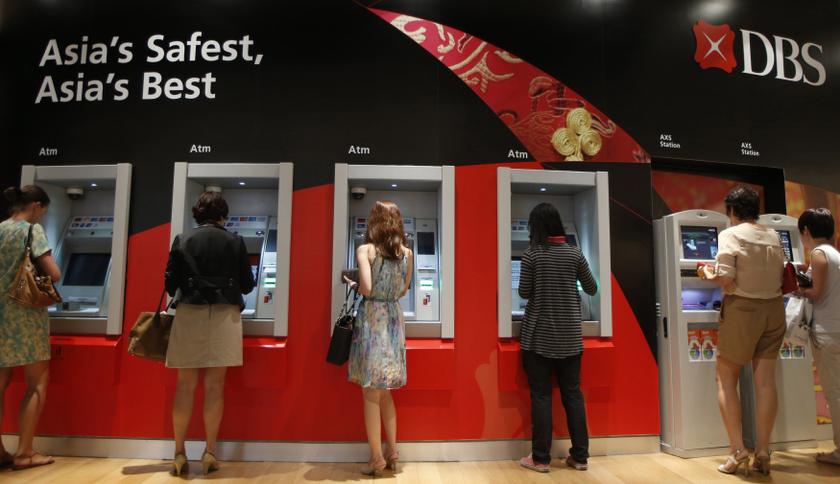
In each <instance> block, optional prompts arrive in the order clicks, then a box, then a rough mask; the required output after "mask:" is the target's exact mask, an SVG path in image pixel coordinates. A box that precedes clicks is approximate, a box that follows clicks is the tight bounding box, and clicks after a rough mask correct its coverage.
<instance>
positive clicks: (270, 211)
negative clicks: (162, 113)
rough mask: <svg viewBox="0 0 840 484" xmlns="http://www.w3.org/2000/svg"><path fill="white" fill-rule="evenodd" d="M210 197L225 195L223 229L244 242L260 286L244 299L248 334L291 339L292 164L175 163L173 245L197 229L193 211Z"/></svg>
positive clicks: (245, 326)
mask: <svg viewBox="0 0 840 484" xmlns="http://www.w3.org/2000/svg"><path fill="white" fill-rule="evenodd" d="M205 191H218V192H221V193H222V196H223V197H224V199H225V201H226V202H227V204H228V208H229V212H230V213H229V214H228V218H227V220H225V224H224V227H225V229H227V230H228V231H230V232H233V233H236V234H238V235H240V236H241V237H242V238H243V240H244V241H245V246H246V248H247V250H248V256H249V259H250V264H251V270H252V272H253V274H254V279H255V280H256V281H257V287H256V288H255V289H254V290H253V291H251V292H250V293H249V294H247V295H245V309H244V310H243V311H242V327H243V332H244V333H245V334H246V335H250V336H275V337H285V336H287V332H288V287H289V248H290V242H291V235H290V234H291V210H292V209H291V205H292V164H291V163H275V164H215V163H214V164H209V163H183V162H178V163H175V177H174V187H173V203H172V228H171V238H172V239H174V238H175V236H176V235H178V234H180V233H182V232H185V231H187V230H190V229H192V228H194V227H196V223H195V220H194V219H193V217H192V211H191V209H192V206H193V205H194V204H195V201H196V200H197V199H198V197H199V196H200V195H201V194H202V193H203V192H205ZM176 311H177V309H176Z"/></svg>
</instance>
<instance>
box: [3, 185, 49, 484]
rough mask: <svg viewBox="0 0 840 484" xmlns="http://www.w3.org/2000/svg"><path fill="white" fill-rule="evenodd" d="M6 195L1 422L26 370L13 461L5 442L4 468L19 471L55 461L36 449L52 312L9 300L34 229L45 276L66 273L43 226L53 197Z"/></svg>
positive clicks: (15, 191)
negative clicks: (9, 393)
mask: <svg viewBox="0 0 840 484" xmlns="http://www.w3.org/2000/svg"><path fill="white" fill-rule="evenodd" d="M3 195H4V196H5V197H6V199H7V200H8V201H9V204H10V205H11V206H12V210H11V217H9V218H8V219H6V220H5V221H3V222H2V223H0V291H2V293H0V422H2V421H3V400H4V398H3V397H4V394H5V393H6V388H8V386H9V382H10V381H11V379H12V368H13V367H16V366H22V367H23V375H24V379H25V380H26V393H24V395H23V401H21V403H20V427H19V431H20V439H19V441H18V448H17V453H16V454H15V456H14V457H12V455H11V454H9V453H8V452H7V451H6V449H4V448H3V443H2V441H1V440H0V468H3V467H12V468H13V469H15V470H21V469H27V468H30V467H37V466H42V465H46V464H51V463H52V462H53V458H52V457H48V456H45V455H41V454H39V453H38V452H36V451H35V450H34V449H33V448H32V440H33V438H34V437H35V428H36V426H37V425H38V417H39V416H40V415H41V410H42V409H43V408H44V400H45V398H46V394H47V382H48V380H49V363H50V362H49V360H50V320H49V316H48V315H47V308H28V307H25V306H22V305H20V304H18V303H16V302H15V301H13V300H11V299H9V297H8V294H9V289H10V286H11V284H12V281H14V278H15V275H16V274H17V270H18V267H19V266H20V264H21V261H22V258H23V254H24V250H25V247H26V238H27V236H28V234H29V227H30V225H31V226H32V241H31V247H32V258H33V259H34V260H35V263H36V264H37V266H38V268H39V269H40V271H41V273H42V274H45V275H47V276H49V277H50V278H52V280H53V281H57V280H59V279H60V278H61V272H60V271H59V269H58V266H57V265H56V263H55V260H54V259H53V257H52V252H51V251H50V247H49V244H48V243H47V236H46V234H45V233H44V228H43V227H41V225H39V224H38V222H39V221H40V220H41V218H43V216H44V214H45V213H47V208H48V207H49V205H50V197H49V196H48V195H47V193H46V192H45V191H44V190H43V189H42V188H40V187H38V186H35V185H28V186H25V187H23V188H18V187H11V188H8V189H6V190H5V191H4V192H3Z"/></svg>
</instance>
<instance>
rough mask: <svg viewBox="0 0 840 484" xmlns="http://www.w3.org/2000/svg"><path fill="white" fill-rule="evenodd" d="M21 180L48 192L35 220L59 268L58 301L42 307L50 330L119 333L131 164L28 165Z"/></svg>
mask: <svg viewBox="0 0 840 484" xmlns="http://www.w3.org/2000/svg"><path fill="white" fill-rule="evenodd" d="M21 184H22V185H29V184H37V185H38V186H40V187H41V188H43V189H44V190H45V191H46V192H47V194H48V195H49V197H50V201H51V203H50V209H49V210H48V211H47V215H46V216H45V217H44V220H42V221H41V224H42V225H43V226H44V230H45V231H46V234H47V240H48V241H49V242H50V244H51V246H53V247H54V248H55V249H54V250H53V256H54V257H55V260H56V263H57V264H58V266H59V268H60V270H61V274H62V276H61V280H60V281H58V282H57V283H56V289H58V292H59V293H60V294H61V296H62V299H63V300H62V302H61V303H59V304H56V305H53V306H50V307H49V308H47V311H48V313H49V316H50V331H51V332H52V333H53V334H94V335H119V334H120V333H121V332H122V323H123V300H124V292H125V273H126V271H125V268H126V260H127V257H126V252H127V247H128V208H129V200H130V195H131V165H130V164H128V163H120V164H117V165H76V166H33V165H26V166H24V167H23V170H22V177H21Z"/></svg>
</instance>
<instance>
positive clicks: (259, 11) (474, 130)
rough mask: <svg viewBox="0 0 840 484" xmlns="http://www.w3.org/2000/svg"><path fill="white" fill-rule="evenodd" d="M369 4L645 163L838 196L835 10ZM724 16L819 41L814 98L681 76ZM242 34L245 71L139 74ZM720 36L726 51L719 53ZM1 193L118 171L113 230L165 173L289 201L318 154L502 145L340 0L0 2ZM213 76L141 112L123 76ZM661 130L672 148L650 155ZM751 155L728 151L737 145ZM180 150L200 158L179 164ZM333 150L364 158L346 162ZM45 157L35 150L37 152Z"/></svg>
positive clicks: (138, 215)
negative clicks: (94, 54) (94, 48)
mask: <svg viewBox="0 0 840 484" xmlns="http://www.w3.org/2000/svg"><path fill="white" fill-rule="evenodd" d="M368 3H370V4H375V7H376V8H381V9H385V10H392V11H395V12H401V13H407V14H411V15H415V16H419V17H424V18H428V19H432V20H435V21H439V22H441V23H444V24H447V25H451V26H453V27H456V28H458V29H461V30H463V31H466V32H469V33H471V34H474V35H476V36H478V37H480V38H482V39H484V40H487V41H489V42H491V43H494V44H496V45H498V46H500V47H502V48H504V49H506V50H508V51H510V52H512V53H513V54H515V55H518V56H520V57H522V58H524V59H525V60H526V61H528V62H530V63H532V64H534V65H536V66H537V67H539V68H541V69H543V70H545V71H547V72H548V73H550V74H552V75H553V76H555V77H557V78H558V79H560V80H561V81H563V82H564V83H566V84H568V85H569V86H570V87H572V88H573V89H575V90H576V91H577V92H579V93H580V94H582V95H583V96H584V97H585V98H586V99H587V100H589V101H590V102H592V103H593V104H595V106H597V107H598V108H599V109H600V110H602V111H604V112H605V113H606V114H607V115H609V116H610V117H611V118H612V119H613V120H615V121H616V122H617V123H618V124H619V125H620V126H621V127H622V128H624V129H625V130H627V131H628V133H629V134H630V135H631V136H633V137H634V138H635V139H636V140H637V141H638V142H640V143H641V144H642V146H643V147H645V148H646V149H647V150H648V151H649V152H650V153H651V155H653V156H655V157H656V156H665V157H670V158H685V159H700V160H715V161H727V162H737V163H753V164H761V165H770V166H779V167H782V168H784V169H785V171H786V175H787V177H788V178H789V179H792V180H795V181H799V182H804V183H810V184H813V185H817V186H822V187H824V188H828V189H830V190H834V191H840V171H839V170H837V169H836V168H835V166H834V160H835V159H836V157H837V150H836V149H835V148H834V141H835V138H836V134H835V133H836V130H837V126H838V125H840V123H838V121H840V119H838V118H839V117H840V116H838V114H837V113H838V108H840V96H838V87H837V85H838V84H837V83H838V76H840V28H838V27H840V4H838V3H837V2H836V1H829V0H820V1H811V2H807V5H803V3H802V2H793V1H785V2H782V1H758V0H755V1H736V0H732V1H728V2H708V1H706V2H700V1H694V2H690V1H667V2H665V1H660V2H613V1H602V0H576V1H571V0H563V1H557V0H530V1H528V2H514V1H500V0H494V1H474V0H459V1H442V0H430V1H424V2H415V1H397V0H384V1H380V2H368ZM700 19H704V20H706V21H708V22H709V23H716V24H720V23H727V24H729V25H730V26H731V27H732V29H733V30H735V31H736V32H737V31H738V29H739V28H746V29H750V30H755V31H759V32H762V33H764V34H765V35H767V36H768V37H769V36H772V35H774V34H775V35H783V36H786V37H790V38H793V39H796V40H797V41H798V42H799V43H800V44H801V43H804V42H808V41H810V42H816V43H818V44H821V45H822V46H823V52H822V54H821V56H820V60H821V61H822V62H823V64H824V65H825V68H826V70H827V81H826V83H825V84H824V85H823V86H819V87H813V86H807V85H805V84H803V83H801V82H800V83H791V82H784V81H780V80H776V79H773V78H772V77H756V76H749V75H746V74H741V73H740V70H741V64H742V62H743V61H742V60H740V61H739V67H738V68H736V72H733V73H732V74H726V73H724V72H723V71H720V70H715V69H712V70H701V69H700V68H699V67H698V66H697V64H696V63H695V62H694V60H693V55H694V48H695V45H694V43H695V41H694V34H693V33H692V30H691V27H692V25H693V24H694V23H695V22H696V21H697V20H700ZM196 30H201V31H202V32H204V37H205V38H213V39H218V40H225V39H232V38H239V37H241V36H242V35H245V34H248V35H250V36H251V37H252V38H253V39H254V41H255V47H254V50H255V51H257V52H259V53H262V54H263V55H264V60H263V62H262V64H261V65H259V66H254V65H250V64H247V63H242V62H234V63H207V62H200V61H199V62H194V63H181V64H166V65H150V64H146V63H145V62H143V60H142V58H143V57H144V55H145V52H146V50H145V47H144V44H145V41H146V39H147V38H148V37H149V36H150V35H152V34H156V33H160V34H164V35H166V36H167V38H170V37H171V38H176V39H180V40H185V39H186V38H187V37H188V36H189V34H190V33H191V32H193V31H196ZM82 35H88V36H89V37H90V39H91V41H108V40H110V39H111V37H112V36H114V35H119V36H120V39H121V40H131V41H133V42H134V44H135V47H134V53H135V60H134V61H133V62H132V63H130V64H127V65H118V64H116V63H114V62H113V61H111V62H109V63H108V64H107V65H105V66H92V65H86V66H78V65H77V66H63V67H54V66H53V67H43V68H42V67H38V62H39V60H40V58H41V56H42V54H43V51H44V48H45V46H46V44H47V41H48V40H49V39H51V38H56V39H58V40H59V41H60V42H61V43H62V45H63V44H64V43H66V42H79V41H81V37H82ZM739 43H740V38H738V39H736V52H737V49H738V46H739ZM0 49H2V50H1V51H0V58H2V59H3V69H2V74H0V103H2V104H0V108H2V110H1V111H0V136H2V138H0V156H2V161H3V169H2V182H3V183H4V184H6V185H8V184H10V183H14V182H16V180H17V179H18V176H19V165H20V164H22V163H36V164H60V163H114V162H120V161H128V162H132V163H134V166H135V180H134V182H135V193H137V192H138V191H141V192H144V193H154V196H145V197H144V203H143V204H134V205H133V208H132V222H131V226H132V232H136V231H138V230H142V229H144V228H148V227H151V226H155V225H158V224H160V223H163V222H165V221H166V220H168V217H169V212H170V210H169V205H170V192H171V186H170V185H171V183H170V182H169V180H171V177H170V176H169V175H170V174H171V169H172V168H171V164H172V162H173V161H178V160H186V161H204V162H270V161H294V162H295V164H296V167H295V185H296V187H298V188H301V187H307V186H313V185H317V184H322V183H329V182H330V181H331V177H332V164H333V163H334V162H337V161H348V160H352V161H354V162H364V163H411V164H441V163H448V164H449V163H451V164H464V163H482V162H497V161H505V156H506V154H507V152H508V150H509V149H511V148H514V149H516V148H521V145H520V144H519V142H518V141H517V140H516V138H515V137H514V136H513V135H512V134H511V133H510V131H508V129H506V128H505V126H504V125H503V124H502V123H501V122H500V121H499V120H498V119H497V117H496V116H495V114H494V113H492V112H491V111H490V110H489V109H488V108H487V107H486V106H485V105H484V104H483V103H482V102H481V101H480V100H479V99H478V97H477V96H475V95H474V94H473V93H472V92H471V90H470V89H469V88H468V87H467V86H466V85H465V84H464V83H462V82H461V81H460V80H459V79H458V78H457V77H456V76H455V75H454V74H452V73H451V72H450V71H449V70H447V69H446V68H444V67H443V66H442V65H441V64H440V63H438V62H437V60H435V59H434V58H433V57H432V56H430V55H429V54H427V53H426V52H425V51H423V50H422V49H421V48H419V47H418V46H417V45H416V44H415V43H414V42H413V41H411V40H410V39H409V38H408V37H406V36H405V35H404V34H402V33H400V32H399V31H397V30H396V29H394V28H392V27H390V26H388V25H387V24H386V23H384V22H382V21H381V20H380V19H379V18H377V17H376V16H375V15H373V14H371V13H370V12H369V11H367V10H366V8H365V5H364V4H359V3H354V2H353V1H351V0H319V1H310V2H296V3H292V2H277V1H270V0H240V1H236V2H233V1H223V0H214V1H207V0H204V1H197V0H190V1H186V0H185V1H179V2H162V1H142V2H141V1H134V0H130V1H120V2H112V1H107V0H54V1H49V2H48V1H28V0H0ZM148 70H156V71H159V72H162V73H163V74H164V75H165V76H182V77H189V76H200V75H203V74H204V73H206V72H213V74H214V75H215V77H216V78H217V79H218V81H217V83H216V87H215V92H216V98H215V99H213V100H202V99H199V100H193V101H185V100H178V101H170V100H157V101H142V100H140V96H139V94H140V89H139V82H140V78H141V75H142V72H143V71H148ZM78 72H84V73H85V75H86V76H87V77H88V78H95V77H98V78H104V77H105V76H106V75H107V74H108V73H116V75H117V76H118V77H125V78H127V79H129V81H130V83H131V91H132V92H131V97H130V98H129V99H128V100H126V101H121V102H115V101H103V102H82V103H76V102H73V103H56V104H51V103H42V104H39V105H35V104H34V99H35V96H36V93H37V92H38V88H39V86H40V84H41V80H42V78H43V77H44V76H45V75H47V74H51V75H53V76H54V77H55V78H56V80H59V81H61V80H68V79H73V78H74V76H75V75H76V74H77V73H78ZM663 133H668V134H671V135H672V136H673V137H674V139H675V140H676V141H677V142H679V143H680V144H681V149H680V150H670V149H664V148H660V147H659V145H658V143H659V135H660V134H663ZM744 141H748V142H751V143H752V144H753V146H754V148H755V149H757V150H758V151H759V152H760V153H761V155H760V156H759V157H745V156H742V155H741V154H740V143H741V142H744ZM192 144H203V145H210V146H211V147H212V152H211V153H208V154H192V155H191V154H190V153H189V148H190V146H191V145H192ZM350 145H363V146H368V147H370V148H371V154H370V155H368V156H365V157H364V158H361V159H360V158H355V157H353V156H352V155H348V154H347V149H348V147H349V146H350ZM43 147H49V148H55V149H57V150H58V155H57V156H51V157H43V156H38V153H39V151H40V149H41V148H43Z"/></svg>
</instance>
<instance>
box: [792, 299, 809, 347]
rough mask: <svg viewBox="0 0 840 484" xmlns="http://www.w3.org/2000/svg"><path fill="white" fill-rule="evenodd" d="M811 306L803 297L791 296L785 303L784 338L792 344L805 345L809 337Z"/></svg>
mask: <svg viewBox="0 0 840 484" xmlns="http://www.w3.org/2000/svg"><path fill="white" fill-rule="evenodd" d="M812 318H813V307H812V306H811V302H810V301H808V300H807V299H805V298H804V297H799V296H791V297H789V298H788V300H787V304H785V322H786V323H787V331H786V333H785V338H787V339H788V340H790V341H791V342H792V343H794V344H798V345H802V346H804V345H806V344H808V341H809V340H810V338H811V319H812Z"/></svg>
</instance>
